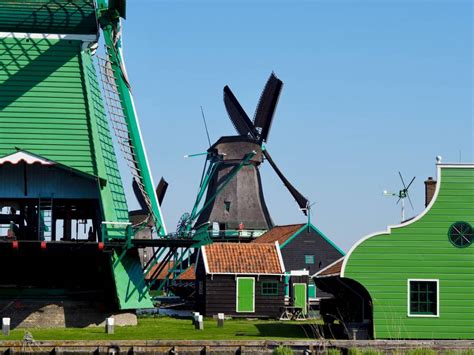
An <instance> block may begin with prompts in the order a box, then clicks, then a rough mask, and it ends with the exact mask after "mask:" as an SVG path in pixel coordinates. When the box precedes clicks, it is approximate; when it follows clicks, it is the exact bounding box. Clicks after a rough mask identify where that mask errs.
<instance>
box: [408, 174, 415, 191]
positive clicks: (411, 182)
mask: <svg viewBox="0 0 474 355" xmlns="http://www.w3.org/2000/svg"><path fill="white" fill-rule="evenodd" d="M415 178H416V176H413V179H411V181H410V183H409V184H408V186H407V190H408V189H409V188H410V186H411V184H413V181H415Z"/></svg>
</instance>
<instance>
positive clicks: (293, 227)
mask: <svg viewBox="0 0 474 355" xmlns="http://www.w3.org/2000/svg"><path fill="white" fill-rule="evenodd" d="M303 226H304V224H289V225H286V226H275V227H273V228H272V229H270V230H269V231H268V232H266V233H264V234H262V235H261V236H260V237H258V238H257V239H255V240H254V241H252V243H275V242H278V244H280V245H282V244H283V243H285V242H286V241H287V240H288V239H290V238H291V237H292V236H293V235H294V234H295V233H296V232H297V231H298V230H299V229H301V228H302V227H303Z"/></svg>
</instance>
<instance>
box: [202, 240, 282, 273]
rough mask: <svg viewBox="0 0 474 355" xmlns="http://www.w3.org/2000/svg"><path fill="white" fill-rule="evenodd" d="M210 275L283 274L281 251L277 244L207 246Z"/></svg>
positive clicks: (205, 249)
mask: <svg viewBox="0 0 474 355" xmlns="http://www.w3.org/2000/svg"><path fill="white" fill-rule="evenodd" d="M203 250H204V254H205V256H206V258H207V264H208V267H209V270H208V271H209V273H211V274H214V273H235V274H241V273H242V274H245V273H247V274H281V273H283V272H284V266H283V265H281V263H280V257H279V251H278V249H277V248H276V245H275V244H255V243H244V244H241V243H213V244H210V245H206V246H205V247H204V248H203Z"/></svg>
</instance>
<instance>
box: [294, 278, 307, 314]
mask: <svg viewBox="0 0 474 355" xmlns="http://www.w3.org/2000/svg"><path fill="white" fill-rule="evenodd" d="M293 294H294V298H295V300H294V306H295V307H301V308H302V309H303V314H306V284H299V283H298V284H297V283H295V284H293Z"/></svg>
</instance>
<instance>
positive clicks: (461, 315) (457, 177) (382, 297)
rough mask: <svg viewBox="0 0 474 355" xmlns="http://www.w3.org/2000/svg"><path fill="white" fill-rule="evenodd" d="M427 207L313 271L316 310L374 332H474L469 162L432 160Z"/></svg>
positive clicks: (418, 335) (472, 167) (429, 335)
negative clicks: (320, 298) (323, 297)
mask: <svg viewBox="0 0 474 355" xmlns="http://www.w3.org/2000/svg"><path fill="white" fill-rule="evenodd" d="M437 174H438V177H437V184H436V188H435V190H434V196H433V198H432V199H431V196H429V193H430V191H432V190H433V187H434V180H433V179H428V180H427V181H426V182H425V184H426V191H427V192H428V194H427V202H428V201H429V204H428V206H427V207H426V209H425V210H424V211H423V212H422V213H421V214H419V215H418V216H416V217H415V218H413V219H410V220H407V221H405V222H402V223H401V224H399V225H396V226H391V227H389V228H388V229H387V230H386V231H383V232H379V233H374V234H371V235H369V236H366V237H364V238H362V239H361V240H360V241H358V242H357V243H356V244H355V245H354V246H353V247H352V248H351V249H350V251H349V252H348V253H347V255H346V257H345V258H344V259H342V260H339V261H338V262H336V263H334V264H333V265H330V266H329V267H327V268H326V269H324V270H322V271H320V272H319V273H318V274H317V275H316V283H317V285H318V287H321V288H323V289H325V290H326V291H330V292H332V293H333V294H334V296H335V298H334V300H333V301H331V302H330V303H328V305H327V307H326V306H325V305H323V304H322V305H321V308H322V309H321V311H322V312H323V313H324V314H325V315H326V316H329V313H332V314H335V315H339V317H340V318H342V319H341V320H342V321H343V322H344V323H346V324H351V323H352V324H353V323H358V324H359V325H360V326H361V327H367V330H368V333H369V334H370V335H372V336H373V337H374V338H378V339H395V338H396V339H474V246H473V245H472V243H473V240H474V237H473V227H474V164H441V163H438V164H437Z"/></svg>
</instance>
